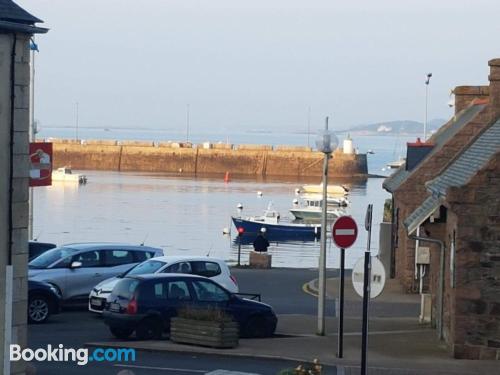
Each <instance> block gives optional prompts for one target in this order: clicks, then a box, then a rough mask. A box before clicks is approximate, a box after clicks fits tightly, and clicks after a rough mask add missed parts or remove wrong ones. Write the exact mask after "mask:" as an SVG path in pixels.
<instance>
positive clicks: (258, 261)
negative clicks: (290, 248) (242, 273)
mask: <svg viewBox="0 0 500 375" xmlns="http://www.w3.org/2000/svg"><path fill="white" fill-rule="evenodd" d="M272 259H273V257H272V255H271V254H267V253H258V252H256V251H252V252H250V261H249V265H250V268H264V269H270V268H271V267H272Z"/></svg>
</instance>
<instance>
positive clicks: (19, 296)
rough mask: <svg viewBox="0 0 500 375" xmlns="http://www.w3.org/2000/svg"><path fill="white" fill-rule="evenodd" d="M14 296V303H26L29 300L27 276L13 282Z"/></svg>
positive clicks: (17, 278)
mask: <svg viewBox="0 0 500 375" xmlns="http://www.w3.org/2000/svg"><path fill="white" fill-rule="evenodd" d="M12 285H13V288H12V289H13V294H12V301H13V302H17V301H26V300H27V299H28V278H27V275H24V276H19V277H15V276H14V279H13V281H12Z"/></svg>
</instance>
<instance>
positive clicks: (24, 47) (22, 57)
mask: <svg viewBox="0 0 500 375" xmlns="http://www.w3.org/2000/svg"><path fill="white" fill-rule="evenodd" d="M15 61H16V62H17V63H29V62H30V44H29V37H28V36H27V35H26V34H17V40H16V57H15Z"/></svg>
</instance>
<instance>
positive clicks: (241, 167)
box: [53, 140, 368, 177]
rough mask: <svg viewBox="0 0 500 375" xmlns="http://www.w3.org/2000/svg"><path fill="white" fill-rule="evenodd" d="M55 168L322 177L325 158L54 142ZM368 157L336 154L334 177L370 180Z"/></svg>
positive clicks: (266, 150)
mask: <svg viewBox="0 0 500 375" xmlns="http://www.w3.org/2000/svg"><path fill="white" fill-rule="evenodd" d="M53 142H54V143H53V147H54V165H55V167H61V166H65V165H67V166H71V167H72V168H73V169H84V170H85V169H87V170H110V171H140V172H161V173H179V172H182V173H191V174H224V173H226V172H229V173H230V174H231V175H242V176H281V177H286V176H290V177H302V176H304V177H321V175H322V161H323V154H321V153H318V152H312V151H310V149H307V148H285V147H284V146H281V147H278V148H276V149H273V147H272V146H265V145H264V146H257V145H243V147H241V146H239V147H237V148H226V149H224V148H201V147H200V148H192V147H173V146H171V144H164V143H160V144H153V143H152V142H135V141H128V142H124V141H121V142H116V141H96V140H93V141H86V142H68V141H67V140H63V141H60V140H53ZM367 174H368V166H367V159H366V155H365V154H358V155H352V154H349V155H347V154H343V153H342V152H336V153H334V155H333V158H332V159H331V160H330V173H329V175H330V176H331V177H364V176H366V175H367Z"/></svg>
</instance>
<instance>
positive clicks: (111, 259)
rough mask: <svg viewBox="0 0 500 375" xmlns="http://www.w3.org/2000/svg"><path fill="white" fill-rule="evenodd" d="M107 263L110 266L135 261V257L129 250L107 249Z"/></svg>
mask: <svg viewBox="0 0 500 375" xmlns="http://www.w3.org/2000/svg"><path fill="white" fill-rule="evenodd" d="M105 253H106V261H105V264H106V266H108V267H113V266H121V265H122V264H130V263H134V257H133V255H132V252H131V251H128V250H106V252H105Z"/></svg>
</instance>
